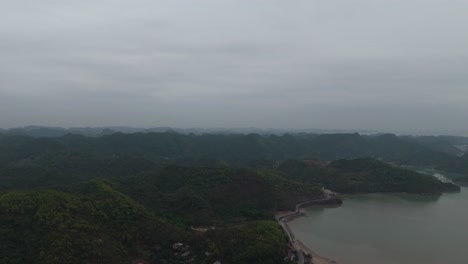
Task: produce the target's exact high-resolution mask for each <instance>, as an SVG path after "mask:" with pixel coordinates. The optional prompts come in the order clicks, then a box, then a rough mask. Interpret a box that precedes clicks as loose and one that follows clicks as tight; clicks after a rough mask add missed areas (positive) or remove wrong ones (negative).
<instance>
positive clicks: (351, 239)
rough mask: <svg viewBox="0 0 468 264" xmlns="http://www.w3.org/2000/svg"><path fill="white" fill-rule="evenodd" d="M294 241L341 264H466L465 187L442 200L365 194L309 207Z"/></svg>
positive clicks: (467, 192) (293, 225)
mask: <svg viewBox="0 0 468 264" xmlns="http://www.w3.org/2000/svg"><path fill="white" fill-rule="evenodd" d="M305 211H306V214H307V216H306V217H302V218H298V219H296V220H294V221H292V222H291V223H290V227H291V229H292V231H293V232H294V234H295V236H296V238H297V239H299V240H301V241H302V242H303V243H304V244H306V245H307V246H309V248H311V249H312V250H313V251H315V252H317V253H319V254H320V255H323V256H324V257H328V258H331V259H334V260H336V261H338V263H339V264H410V263H411V264H415V263H417V264H420V263H425V264H436V263H437V264H440V263H468V247H467V245H468V188H463V187H462V191H461V193H446V194H443V195H442V196H440V197H437V196H420V195H408V194H406V195H405V194H400V195H399V194H367V195H350V196H345V197H344V202H343V205H342V206H340V207H334V208H327V207H311V208H307V209H306V210H305Z"/></svg>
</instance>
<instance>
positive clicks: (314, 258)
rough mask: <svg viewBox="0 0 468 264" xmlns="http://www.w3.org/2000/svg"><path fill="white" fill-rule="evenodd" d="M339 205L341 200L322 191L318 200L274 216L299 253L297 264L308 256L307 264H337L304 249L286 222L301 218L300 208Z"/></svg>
mask: <svg viewBox="0 0 468 264" xmlns="http://www.w3.org/2000/svg"><path fill="white" fill-rule="evenodd" d="M341 203H342V200H341V199H340V198H338V197H337V196H336V193H333V192H331V191H329V190H324V195H323V196H321V197H320V198H318V199H315V200H310V201H305V202H302V203H299V204H297V205H296V210H295V211H289V212H277V213H276V215H275V218H276V221H278V223H279V224H280V225H281V227H282V228H283V230H284V232H285V233H286V234H287V235H288V237H289V241H290V243H291V245H292V247H294V249H295V250H297V252H298V253H299V254H298V257H299V261H298V263H299V264H304V263H306V260H308V259H309V257H308V256H310V257H311V260H310V262H307V263H312V264H337V262H336V261H334V260H331V259H328V258H325V257H322V256H320V255H319V254H317V253H315V252H314V251H312V250H310V249H309V248H308V247H306V246H305V245H304V244H303V243H302V242H301V241H300V240H298V239H296V237H295V236H294V233H293V232H292V231H291V229H290V228H289V225H288V222H289V221H292V220H293V219H295V218H297V217H301V216H303V215H304V213H302V212H301V208H303V207H309V206H314V205H327V204H341Z"/></svg>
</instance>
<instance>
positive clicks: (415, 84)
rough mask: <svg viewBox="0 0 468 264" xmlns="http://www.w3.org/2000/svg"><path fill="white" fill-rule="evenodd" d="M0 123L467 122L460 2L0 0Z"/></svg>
mask: <svg viewBox="0 0 468 264" xmlns="http://www.w3.org/2000/svg"><path fill="white" fill-rule="evenodd" d="M1 4H2V5H1V8H0V127H3V128H8V127H15V126H24V125H32V124H34V125H47V126H64V127H70V126H103V125H125V126H138V127H154V126H173V127H260V128H268V127H272V128H329V129H331V128H341V129H371V130H379V131H397V130H401V131H414V132H415V133H417V132H421V131H437V132H435V133H439V132H440V131H441V132H440V133H445V132H447V133H452V132H454V133H455V132H457V131H468V26H467V25H468V1H466V0H447V1H441V0H437V1H435V0H391V1H390V0H352V1H351V0H283V1H277V0H196V1H195V0H187V1H179V0H166V1H156V0H148V1H147V0H126V1H123V0H67V1H63V0H55V1H52V0H41V1H32V0H28V1H26V0H2V1H1Z"/></svg>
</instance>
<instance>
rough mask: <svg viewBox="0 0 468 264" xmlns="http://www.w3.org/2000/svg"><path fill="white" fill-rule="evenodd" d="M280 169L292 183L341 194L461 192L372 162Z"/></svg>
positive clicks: (294, 165)
mask: <svg viewBox="0 0 468 264" xmlns="http://www.w3.org/2000/svg"><path fill="white" fill-rule="evenodd" d="M278 169H279V170H281V171H283V172H284V173H285V174H287V175H288V176H289V177H290V178H291V179H295V180H297V181H301V182H305V183H309V182H313V183H316V184H321V185H323V186H324V187H326V188H329V189H331V190H334V191H337V192H341V193H366V192H407V193H441V192H443V191H458V190H459V189H460V188H459V187H458V186H456V185H454V184H451V183H443V182H441V181H439V180H438V179H436V178H434V177H432V176H428V175H424V174H420V173H417V172H414V171H410V170H406V169H401V168H396V167H393V166H391V165H388V164H386V163H383V162H381V161H378V160H375V159H370V158H364V159H355V160H337V161H333V162H331V163H330V164H328V165H327V166H316V165H310V164H308V163H306V162H302V161H294V160H290V161H287V162H284V163H283V164H281V165H280V166H279V168H278Z"/></svg>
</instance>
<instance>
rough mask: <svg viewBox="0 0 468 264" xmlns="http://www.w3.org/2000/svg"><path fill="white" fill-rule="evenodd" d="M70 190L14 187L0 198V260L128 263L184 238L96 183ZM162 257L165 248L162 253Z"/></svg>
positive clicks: (138, 206) (139, 207) (112, 191)
mask: <svg viewBox="0 0 468 264" xmlns="http://www.w3.org/2000/svg"><path fill="white" fill-rule="evenodd" d="M82 191H83V192H84V193H86V194H82V195H81V194H70V193H65V192H60V191H56V190H36V191H27V192H18V191H11V192H7V193H4V194H3V195H1V196H0V212H1V213H0V232H1V235H0V247H1V248H0V252H2V256H1V259H0V263H5V264H6V263H11V264H13V263H47V264H53V263H60V264H63V263H129V261H130V259H131V258H132V257H140V256H147V255H148V254H149V252H150V250H151V247H154V246H155V245H159V246H160V247H161V248H162V249H165V252H166V253H167V252H169V253H170V250H169V249H170V248H171V247H170V246H171V243H173V242H174V241H177V240H180V239H182V238H183V234H182V233H181V231H179V230H178V229H177V228H175V227H173V226H172V225H170V224H168V223H166V222H164V221H162V220H160V219H158V218H156V217H155V216H154V215H153V214H151V213H149V212H148V211H147V210H146V209H145V208H144V207H142V206H141V205H139V204H137V203H136V202H134V201H132V200H131V199H129V198H128V197H126V196H124V195H122V194H120V193H118V192H116V191H115V190H113V189H112V188H111V187H109V186H108V185H107V184H105V183H104V182H102V181H98V180H95V181H92V182H90V183H88V184H87V185H86V187H85V188H83V189H82ZM161 257H162V258H165V257H168V256H167V255H164V250H162V252H161Z"/></svg>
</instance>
